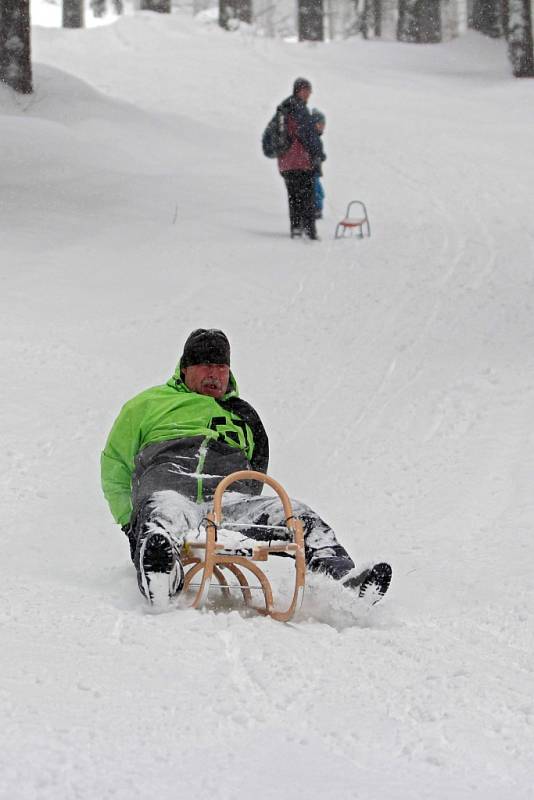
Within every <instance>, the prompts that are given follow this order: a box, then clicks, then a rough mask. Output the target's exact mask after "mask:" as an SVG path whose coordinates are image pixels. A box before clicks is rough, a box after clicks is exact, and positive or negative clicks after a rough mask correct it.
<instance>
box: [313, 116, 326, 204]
mask: <svg viewBox="0 0 534 800" xmlns="http://www.w3.org/2000/svg"><path fill="white" fill-rule="evenodd" d="M311 117H312V120H313V122H314V125H315V127H316V129H317V133H318V134H319V136H322V135H323V131H324V129H325V125H326V117H325V115H324V114H323V113H322V112H321V111H319V109H318V108H314V109H313V111H312V112H311ZM322 174H323V166H322V162H319V163H318V164H317V165H316V168H315V173H314V201H315V218H316V219H321V218H322V216H323V205H324V188H323V184H322V183H321V176H322Z"/></svg>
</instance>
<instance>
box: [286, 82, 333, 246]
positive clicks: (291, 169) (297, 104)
mask: <svg viewBox="0 0 534 800" xmlns="http://www.w3.org/2000/svg"><path fill="white" fill-rule="evenodd" d="M311 92H312V86H311V83H310V82H309V81H308V80H307V79H306V78H297V79H296V80H295V82H294V84H293V94H292V95H291V97H288V98H286V100H284V101H283V102H282V103H280V106H279V108H280V109H281V110H282V111H283V112H284V115H285V119H286V122H287V132H288V136H289V141H290V145H289V148H288V150H286V152H285V153H283V155H281V156H279V158H278V169H279V171H280V174H281V175H282V178H283V179H284V181H285V184H286V188H287V196H288V201H289V222H290V226H291V237H292V238H293V237H294V236H302V235H303V234H304V235H306V236H308V237H309V238H310V239H317V238H318V236H317V231H316V228H315V203H314V172H315V169H316V164H317V163H319V164H320V163H321V161H323V160H324V159H325V158H326V156H325V155H324V153H323V145H322V142H321V139H320V137H319V134H318V132H317V129H316V127H315V124H314V122H313V120H312V116H311V114H310V112H309V109H308V106H307V103H308V100H309V98H310V95H311Z"/></svg>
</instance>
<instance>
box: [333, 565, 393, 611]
mask: <svg viewBox="0 0 534 800" xmlns="http://www.w3.org/2000/svg"><path fill="white" fill-rule="evenodd" d="M391 575H392V570H391V567H390V565H389V564H386V563H385V562H383V561H382V562H380V564H375V565H374V566H373V567H371V568H370V569H364V570H363V572H361V573H360V574H359V575H354V576H353V577H351V578H347V580H346V581H343V586H345V587H347V588H348V589H358V595H359V596H360V597H363V598H364V599H365V601H366V602H367V603H369V605H371V606H374V604H375V603H378V602H379V600H381V599H382V598H383V597H384V595H385V594H386V592H387V590H388V589H389V585H390V583H391Z"/></svg>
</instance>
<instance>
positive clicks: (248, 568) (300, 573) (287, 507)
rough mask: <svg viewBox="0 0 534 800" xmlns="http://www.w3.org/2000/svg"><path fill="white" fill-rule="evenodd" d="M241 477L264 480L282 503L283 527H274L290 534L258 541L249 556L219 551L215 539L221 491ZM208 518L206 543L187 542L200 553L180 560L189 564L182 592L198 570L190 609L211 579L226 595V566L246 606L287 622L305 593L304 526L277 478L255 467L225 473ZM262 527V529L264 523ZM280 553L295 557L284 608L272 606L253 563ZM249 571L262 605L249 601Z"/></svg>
mask: <svg viewBox="0 0 534 800" xmlns="http://www.w3.org/2000/svg"><path fill="white" fill-rule="evenodd" d="M243 480H248V481H250V480H257V481H261V482H262V483H266V484H267V485H268V486H270V487H271V488H272V489H274V491H275V492H276V493H277V495H278V497H279V499H280V502H281V504H282V508H283V510H284V517H285V520H286V528H285V529H284V528H282V526H276V528H277V529H278V530H281V529H282V530H288V531H289V532H290V533H291V534H292V535H293V541H292V542H275V543H274V544H273V543H269V544H268V543H266V542H258V543H257V544H255V545H254V547H253V549H252V554H251V555H250V556H248V555H242V554H238V553H236V554H233V553H229V552H221V551H224V550H225V549H226V548H225V546H224V545H223V544H221V543H219V542H218V541H217V529H218V528H223V527H224V523H223V506H222V498H223V494H224V492H225V491H226V490H227V489H228V487H229V486H231V485H232V484H233V483H235V482H236V481H243ZM207 519H208V521H207V524H206V542H205V543H204V542H202V543H198V544H197V543H194V542H189V543H188V545H187V548H188V550H199V551H201V552H202V556H201V557H197V556H189V557H187V558H185V559H184V562H183V563H184V565H185V566H187V565H189V569H188V570H187V571H186V574H185V578H184V587H183V591H184V593H185V592H186V591H187V590H188V589H189V588H193V586H192V585H191V581H192V579H193V578H194V577H195V575H198V574H199V573H200V583H199V584H198V587H197V586H196V585H195V587H194V588H196V589H197V591H196V593H195V597H194V599H193V601H192V603H191V606H192V607H193V608H200V607H201V606H202V605H203V603H204V602H205V601H206V598H207V596H208V592H209V589H210V584H211V582H212V580H213V578H215V579H216V581H218V583H219V585H220V587H221V588H222V590H223V593H224V594H226V593H227V592H228V594H229V593H230V586H229V584H228V581H227V580H226V577H225V576H224V574H223V573H224V570H225V569H228V570H229V571H230V572H231V573H232V574H233V575H234V577H235V578H236V579H237V581H238V583H239V587H235V588H239V589H240V590H241V591H242V594H243V599H244V601H245V603H246V605H248V606H249V607H251V608H254V610H255V611H257V612H258V613H259V614H262V615H264V616H270V617H272V618H273V619H276V620H279V621H280V622H286V621H287V620H289V619H291V617H292V616H293V614H294V613H295V611H296V610H297V608H298V607H299V606H300V603H301V602H302V596H303V593H304V583H305V571H306V566H305V559H304V528H303V525H302V522H301V521H300V520H299V519H295V518H294V517H293V509H292V507H291V501H290V499H289V497H288V495H287V493H286V491H285V489H284V488H283V487H282V486H281V484H279V483H278V481H275V480H274V478H271V477H270V476H269V475H264V474H263V473H262V472H255V471H254V470H241V471H239V472H233V473H232V474H231V475H228V476H227V477H226V478H224V479H223V480H222V481H221V482H220V483H219V485H218V486H217V490H216V492H215V496H214V498H213V509H212V511H210V513H209V514H208V516H207ZM232 527H235V525H232ZM246 527H247V528H253V527H254V525H250V524H247V526H246ZM261 527H262V528H265V526H261ZM267 527H268V526H267ZM280 553H284V554H288V555H292V556H294V559H295V562H294V565H295V584H294V588H293V595H292V598H291V601H290V603H289V605H288V606H287V608H283V609H279V608H276V607H275V605H274V599H273V590H272V587H271V584H270V581H269V579H268V577H267V575H266V574H265V572H264V571H263V570H262V569H260V567H259V566H258V565H257V563H255V562H257V561H267V560H268V558H269V556H270V555H277V554H280ZM248 572H250V573H252V574H253V575H254V576H255V578H256V579H257V580H258V582H259V584H260V587H261V590H262V592H263V599H264V604H265V605H264V607H261V606H260V607H259V606H254V605H253V604H252V592H251V589H252V588H253V587H251V586H250V584H249V583H248V580H247V577H246V574H247V573H248Z"/></svg>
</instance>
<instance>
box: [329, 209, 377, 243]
mask: <svg viewBox="0 0 534 800" xmlns="http://www.w3.org/2000/svg"><path fill="white" fill-rule="evenodd" d="M353 207H354V210H353ZM366 235H367V236H370V235H371V225H370V223H369V217H368V215H367V209H366V207H365V203H362V201H361V200H351V202H350V203H349V204H348V206H347V212H346V214H345V216H344V218H343V219H342V220H341V222H338V224H337V225H336V232H335V238H336V239H342V238H343V237H345V236H357V237H358V239H363V237H364V236H366Z"/></svg>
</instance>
